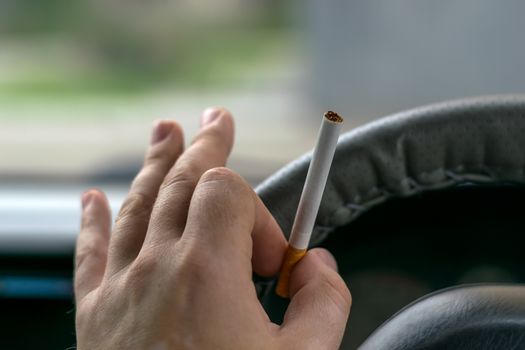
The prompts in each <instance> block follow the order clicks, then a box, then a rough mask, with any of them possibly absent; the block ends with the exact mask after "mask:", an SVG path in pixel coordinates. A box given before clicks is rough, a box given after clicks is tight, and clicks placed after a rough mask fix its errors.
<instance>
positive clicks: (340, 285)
mask: <svg viewBox="0 0 525 350" xmlns="http://www.w3.org/2000/svg"><path fill="white" fill-rule="evenodd" d="M320 283H321V284H322V285H324V287H325V288H326V289H325V290H327V291H329V292H327V293H326V296H327V297H328V299H329V300H330V301H331V302H332V303H333V304H335V305H336V306H337V308H338V309H339V310H341V311H342V312H345V313H348V312H349V310H350V306H351V304H352V295H351V294H350V290H349V289H348V287H347V286H346V284H345V282H344V281H343V279H342V278H341V277H340V276H339V275H338V274H337V273H335V271H334V274H333V275H330V276H327V277H326V278H323V279H321V281H320Z"/></svg>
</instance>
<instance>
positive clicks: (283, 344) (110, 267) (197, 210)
mask: <svg viewBox="0 0 525 350" xmlns="http://www.w3.org/2000/svg"><path fill="white" fill-rule="evenodd" d="M201 125H202V126H201V130H200V132H199V133H198V135H197V136H196V138H195V140H194V141H193V143H192V145H191V146H190V147H189V148H188V149H187V150H186V151H183V134H182V131H181V129H180V127H179V126H178V125H177V124H176V123H175V122H173V121H161V122H159V123H158V124H157V125H156V127H155V129H154V131H153V136H152V141H151V147H150V148H149V150H148V152H147V155H146V159H145V162H144V166H143V168H142V170H141V171H140V172H139V174H138V175H137V177H136V178H135V180H134V181H133V183H132V185H131V189H130V192H129V195H128V197H127V199H126V200H125V202H124V204H123V206H122V209H121V210H120V213H119V215H118V217H117V219H116V221H115V224H114V226H113V229H112V233H111V235H110V231H111V214H110V209H109V206H108V202H107V200H106V198H105V196H104V195H103V193H101V192H99V191H97V190H90V191H88V192H86V193H85V194H84V195H83V197H82V204H83V214H82V228H81V231H80V234H79V236H78V242H77V251H76V273H75V297H76V307H77V314H76V330H77V342H78V344H77V346H78V349H80V350H94V349H97V350H104V349H111V350H115V349H152V350H168V349H214V350H215V349H228V350H230V349H243V350H244V349H272V350H273V349H337V348H338V347H339V343H340V341H341V338H342V335H343V331H344V328H345V324H346V320H347V317H348V313H349V310H350V304H351V298H350V293H349V291H348V289H347V288H346V285H345V284H344V282H343V280H342V279H341V277H340V276H339V275H338V273H337V272H336V270H337V268H336V264H335V261H334V260H333V258H332V257H331V255H330V254H329V253H328V252H327V251H325V250H323V249H313V250H311V251H309V252H308V253H307V254H306V256H305V257H304V259H303V260H302V261H301V262H300V263H299V264H298V265H297V266H296V268H295V269H294V271H293V273H292V278H291V285H290V293H291V303H290V306H289V308H288V311H287V313H286V316H285V318H284V322H283V324H282V325H280V326H279V325H276V324H273V323H271V322H270V320H269V319H268V316H267V315H266V313H265V311H264V309H263V308H262V306H261V304H260V303H259V301H258V299H257V295H256V291H255V288H254V284H253V282H252V269H253V270H254V271H255V272H256V273H258V274H260V275H263V276H272V275H275V274H276V273H277V272H278V271H279V268H280V265H281V262H282V259H283V256H284V253H285V250H286V241H285V239H284V236H283V234H282V232H281V230H280V228H279V226H278V225H277V223H276V222H275V220H274V219H273V217H272V216H271V214H270V213H269V212H268V210H267V209H266V207H265V206H264V205H263V203H262V202H261V200H260V199H259V198H258V197H257V195H256V194H255V193H254V192H253V190H252V189H251V188H250V186H249V185H248V184H247V183H246V182H245V181H244V180H243V179H242V178H241V177H240V176H238V175H236V174H234V173H233V172H232V171H230V170H228V169H226V168H221V167H222V166H224V164H225V162H226V159H227V157H228V155H229V153H230V150H231V148H232V144H233V133H234V132H233V119H232V117H231V116H230V114H229V112H227V111H226V110H224V109H208V110H207V111H205V113H204V114H203V118H202V122H201Z"/></svg>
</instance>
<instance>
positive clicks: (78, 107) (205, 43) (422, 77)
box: [0, 0, 525, 184]
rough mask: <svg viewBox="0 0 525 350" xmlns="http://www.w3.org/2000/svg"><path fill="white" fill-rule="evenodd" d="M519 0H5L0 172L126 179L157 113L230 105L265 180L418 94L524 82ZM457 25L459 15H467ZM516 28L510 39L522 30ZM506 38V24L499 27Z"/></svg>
mask: <svg viewBox="0 0 525 350" xmlns="http://www.w3.org/2000/svg"><path fill="white" fill-rule="evenodd" d="M523 10H525V5H523V4H518V3H514V4H507V5H504V4H499V3H498V4H494V5H490V4H478V5H477V6H476V7H475V8H474V9H473V8H472V7H471V6H463V5H456V4H447V3H443V2H440V3H435V4H424V5H423V4H420V5H418V6H412V5H409V4H404V3H403V2H395V4H394V3H392V2H389V1H380V2H379V3H375V4H371V3H368V2H356V1H348V2H344V3H340V2H336V1H323V2H306V3H303V2H298V1H296V2H280V1H272V0H258V1H238V0H227V1H221V2H215V1H176V2H164V1H148V2H140V1H132V2H129V1H121V0H110V1H107V0H105V1H100V0H89V1H81V2H75V1H67V0H52V1H46V2H40V1H31V0H16V1H15V0H10V1H2V2H0V125H1V127H0V149H1V153H0V154H1V162H0V179H2V180H15V181H20V180H24V181H25V180H27V181H31V182H35V181H38V182H44V181H58V182H64V181H79V180H81V181H84V180H87V181H91V182H92V181H95V182H96V181H106V180H111V181H114V180H115V181H123V182H124V181H129V179H130V178H131V177H132V176H133V174H134V173H135V171H136V170H137V169H138V168H139V166H140V163H141V160H142V154H143V151H144V148H145V146H146V144H147V139H148V135H149V130H150V128H151V125H152V123H153V122H154V120H156V119H161V118H173V119H176V120H178V121H179V122H180V123H181V125H182V126H183V128H184V129H185V130H186V132H187V140H186V142H189V141H190V140H191V136H192V135H193V134H194V133H195V131H196V130H197V126H198V118H199V114H200V112H201V111H202V110H203V109H204V108H205V107H207V106H210V105H222V106H226V107H228V108H229V109H231V110H232V112H233V114H234V115H235V116H236V121H237V132H236V135H237V141H236V146H235V148H234V150H233V155H232V158H231V161H230V164H229V165H230V166H231V167H232V168H234V170H237V171H238V172H240V173H241V174H242V175H244V176H245V177H247V178H248V179H249V180H250V181H251V182H252V183H253V184H255V183H258V182H259V181H260V180H262V179H264V178H265V177H266V176H268V175H269V174H271V173H272V172H274V171H275V170H276V169H278V168H279V167H280V166H282V165H283V164H285V163H287V162H289V161H290V160H292V159H294V158H296V157H298V156H299V155H301V154H302V153H304V152H306V151H308V150H309V149H311V147H312V146H313V142H314V139H315V134H316V132H317V128H318V126H319V122H320V118H321V115H322V113H323V112H324V111H326V110H328V109H333V110H336V111H338V112H339V113H341V115H343V116H345V126H344V129H345V130H349V129H351V128H353V127H355V126H358V125H361V124H364V123H366V122H368V121H370V120H372V119H374V118H377V117H380V116H382V115H385V114H389V113H393V112H397V111H399V110H403V109H407V108H412V107H415V106H418V105H421V104H426V103H431V102H436V101H441V100H445V99H450V98H459V97H465V96H472V95H480V94H494V93H507V92H519V91H523V90H524V87H525V82H524V81H523V79H521V78H520V77H521V76H520V75H519V74H515V72H520V71H522V70H523V69H522V68H523V67H522V66H523V62H524V60H523V57H525V49H524V48H523V46H522V45H515V44H514V43H513V42H517V41H519V40H520V39H519V33H522V32H523V29H525V28H524V27H525V25H524V24H523V23H524V22H523V21H521V19H520V14H521V13H523ZM458 28H460V29H461V30H460V31H458ZM513 38H514V39H516V40H512V39H513ZM500 39H501V40H500Z"/></svg>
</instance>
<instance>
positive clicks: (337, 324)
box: [281, 248, 352, 349]
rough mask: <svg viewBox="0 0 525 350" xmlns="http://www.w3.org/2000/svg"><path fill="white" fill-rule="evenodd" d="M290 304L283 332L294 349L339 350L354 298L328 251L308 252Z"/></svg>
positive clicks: (296, 275) (293, 283) (295, 279)
mask: <svg viewBox="0 0 525 350" xmlns="http://www.w3.org/2000/svg"><path fill="white" fill-rule="evenodd" d="M290 295H291V301H290V305H289V306H288V310H287V311H286V314H285V316H284V321H283V324H282V328H281V331H282V332H283V333H284V334H286V336H285V337H286V338H287V339H288V341H289V342H290V344H289V345H290V347H289V348H294V349H338V348H339V346H340V344H341V340H342V338H343V333H344V330H345V326H346V321H347V319H348V314H349V313H350V306H351V304H352V297H351V295H350V291H349V290H348V288H347V287H346V284H345V282H344V281H343V279H342V278H341V276H339V274H338V273H337V263H336V262H335V259H334V258H333V256H332V255H331V254H330V253H329V252H328V251H327V250H325V249H322V248H316V249H312V250H310V251H308V252H307V253H306V255H305V256H304V258H303V259H302V260H301V261H300V262H299V263H298V264H297V265H296V266H295V268H294V269H293V271H292V275H291V279H290Z"/></svg>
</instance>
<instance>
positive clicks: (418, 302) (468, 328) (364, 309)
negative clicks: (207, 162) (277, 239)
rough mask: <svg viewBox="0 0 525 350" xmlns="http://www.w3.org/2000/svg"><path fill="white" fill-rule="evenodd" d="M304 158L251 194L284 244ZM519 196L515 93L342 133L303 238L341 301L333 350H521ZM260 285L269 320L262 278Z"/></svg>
mask: <svg viewBox="0 0 525 350" xmlns="http://www.w3.org/2000/svg"><path fill="white" fill-rule="evenodd" d="M309 160H310V154H307V155H305V156H303V157H302V158H300V159H298V160H297V161H295V162H293V163H291V164H289V165H288V166H286V167H285V168H283V169H282V170H280V171H279V172H277V173H276V174H275V175H273V176H272V177H270V178H269V179H268V180H266V181H265V182H264V183H262V184H261V185H260V186H259V187H258V188H257V192H258V194H259V195H260V196H261V198H262V199H263V201H264V202H265V204H266V205H267V206H268V208H269V209H270V211H271V212H272V214H273V215H274V216H275V218H276V219H277V221H278V223H279V224H280V225H281V227H282V229H283V231H284V232H285V233H286V234H288V233H289V232H290V229H291V226H292V222H293V218H294V215H295V210H296V207H297V203H298V201H299V197H300V194H301V190H302V186H303V183H304V179H305V177H306V172H307V168H308V164H309ZM524 198H525V96H521V95H512V96H494V97H482V98H474V99H465V100H459V101H452V102H446V103H441V104H436V105H431V106H427V107H422V108H418V109H414V110H410V111H407V112H403V113H399V114H396V115H393V116H389V117H386V118H382V119H380V120H378V121H376V122H373V123H370V124H368V125H366V126H364V127H361V128H358V129H355V130H353V131H351V132H349V133H347V134H345V135H344V136H342V137H341V139H340V141H339V144H338V148H337V151H336V155H335V158H334V163H333V165H332V170H331V173H330V177H329V180H328V184H327V187H326V190H325V194H324V197H323V202H322V204H321V208H320V211H319V215H318V217H317V221H316V226H315V228H314V232H313V236H312V242H311V243H312V246H324V247H325V248H327V249H329V250H330V251H331V252H332V253H333V254H334V255H335V257H336V259H337V261H338V263H339V267H340V273H341V274H342V276H343V277H344V279H345V281H347V283H348V285H349V287H350V289H351V292H352V296H353V306H352V313H351V316H350V320H349V323H348V326H347V334H345V337H344V339H343V345H342V348H343V349H355V348H357V347H360V348H361V349H366V350H368V349H371V350H372V349H373V350H382V349H389V350H392V349H522V348H525V286H523V285H520V283H523V282H524V281H525V258H524V256H523V255H524V254H523V252H524V248H523V244H522V239H521V236H522V234H523V233H524V232H525V220H524V218H525V215H524V211H525V210H524V209H525V205H524V203H523V202H524ZM452 286H455V287H452ZM257 287H258V290H259V296H260V298H261V301H262V302H263V305H264V306H265V308H266V310H267V311H268V313H269V314H270V317H271V318H272V319H273V320H274V321H277V322H278V321H279V320H280V319H281V318H282V315H283V310H284V306H285V305H284V304H283V303H284V302H283V300H281V299H279V298H278V297H276V296H275V295H274V291H273V288H274V287H273V281H262V280H257ZM449 287H452V288H449ZM443 288H447V289H444V290H442V289H443ZM407 305H408V306H407ZM402 308H403V309H402ZM400 309H402V310H401V311H399V310H400ZM396 312H397V313H396ZM381 324H383V325H381Z"/></svg>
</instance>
